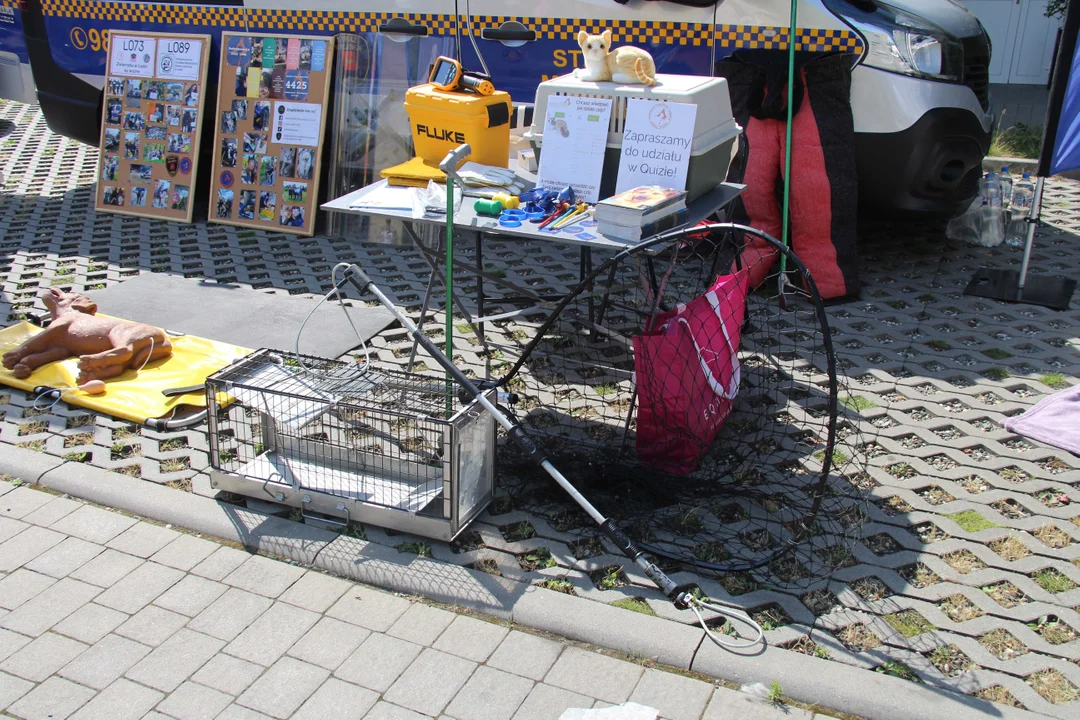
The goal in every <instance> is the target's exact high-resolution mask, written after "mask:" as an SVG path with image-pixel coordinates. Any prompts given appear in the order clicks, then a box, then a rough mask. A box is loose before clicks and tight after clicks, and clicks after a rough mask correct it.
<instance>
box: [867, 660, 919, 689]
mask: <svg viewBox="0 0 1080 720" xmlns="http://www.w3.org/2000/svg"><path fill="white" fill-rule="evenodd" d="M874 672H878V673H881V674H883V675H892V676H893V677H898V678H900V679H901V680H908V681H910V682H917V683H921V682H922V679H921V678H920V677H919V675H918V673H916V672H915V671H914V670H912V669H911V668H910V667H908V666H907V665H905V664H904V663H902V662H900V661H899V660H890V661H888V662H887V663H884V664H882V665H878V666H877V667H876V668H874Z"/></svg>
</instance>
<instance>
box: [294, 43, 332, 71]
mask: <svg viewBox="0 0 1080 720" xmlns="http://www.w3.org/2000/svg"><path fill="white" fill-rule="evenodd" d="M300 61H301V65H300V67H304V66H303V64H302V63H303V56H302V55H301V56H300ZM311 69H312V70H314V71H315V72H323V70H325V69H326V42H325V41H324V40H315V41H314V42H313V43H312V44H311Z"/></svg>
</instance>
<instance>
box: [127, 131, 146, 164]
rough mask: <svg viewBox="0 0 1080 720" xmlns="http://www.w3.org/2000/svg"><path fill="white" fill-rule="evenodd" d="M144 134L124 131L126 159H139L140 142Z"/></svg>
mask: <svg viewBox="0 0 1080 720" xmlns="http://www.w3.org/2000/svg"><path fill="white" fill-rule="evenodd" d="M141 138H142V135H140V134H139V133H137V132H129V133H124V159H125V160H138V159H139V143H141V142H142V139H141Z"/></svg>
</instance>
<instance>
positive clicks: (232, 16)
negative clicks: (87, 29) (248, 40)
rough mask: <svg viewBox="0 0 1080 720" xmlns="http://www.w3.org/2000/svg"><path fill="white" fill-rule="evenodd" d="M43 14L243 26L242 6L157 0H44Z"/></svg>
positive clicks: (132, 20)
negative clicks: (106, 0)
mask: <svg viewBox="0 0 1080 720" xmlns="http://www.w3.org/2000/svg"><path fill="white" fill-rule="evenodd" d="M42 10H43V11H44V14H45V15H50V16H53V17H64V18H78V19H85V20H113V21H116V22H139V23H169V24H172V25H201V26H207V27H226V28H243V27H244V9H243V8H240V7H206V6H195V7H192V6H190V5H165V4H157V3H102V2H86V1H85V0H44V2H42Z"/></svg>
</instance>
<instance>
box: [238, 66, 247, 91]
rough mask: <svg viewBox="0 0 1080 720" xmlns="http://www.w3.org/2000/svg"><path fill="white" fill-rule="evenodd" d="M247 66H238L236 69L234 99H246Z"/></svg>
mask: <svg viewBox="0 0 1080 720" xmlns="http://www.w3.org/2000/svg"><path fill="white" fill-rule="evenodd" d="M247 80H248V69H247V65H238V66H237V68H236V90H235V93H236V97H247Z"/></svg>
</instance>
